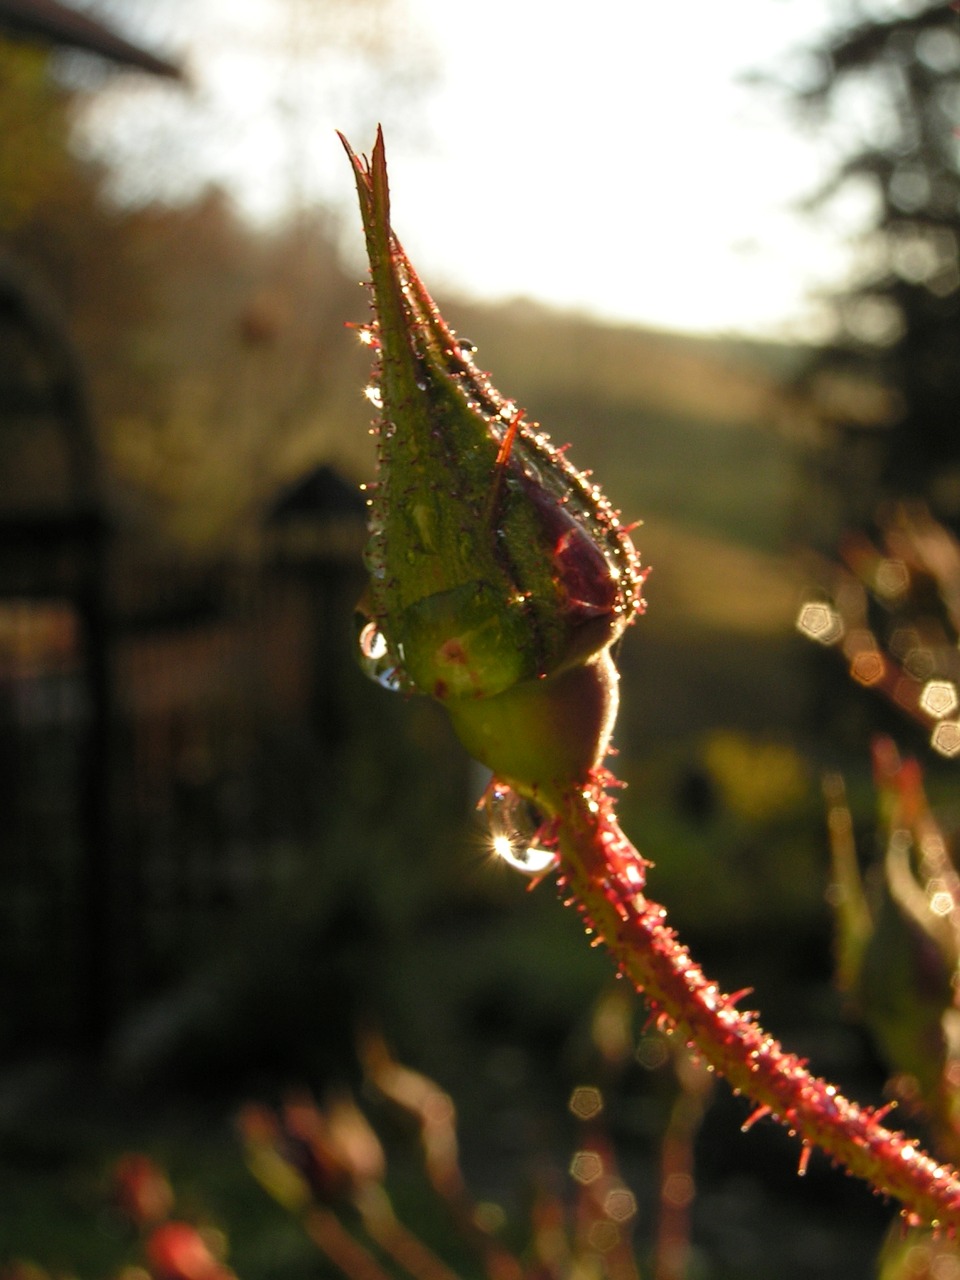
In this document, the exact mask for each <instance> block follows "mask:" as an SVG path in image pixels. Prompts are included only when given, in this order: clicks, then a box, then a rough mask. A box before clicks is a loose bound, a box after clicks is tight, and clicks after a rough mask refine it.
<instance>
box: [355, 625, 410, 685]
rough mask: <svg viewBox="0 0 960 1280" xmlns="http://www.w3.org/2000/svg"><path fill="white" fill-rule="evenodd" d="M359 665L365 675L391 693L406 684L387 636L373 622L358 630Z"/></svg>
mask: <svg viewBox="0 0 960 1280" xmlns="http://www.w3.org/2000/svg"><path fill="white" fill-rule="evenodd" d="M359 645H360V666H361V668H362V670H363V672H364V674H365V675H367V676H369V677H370V679H371V680H376V682H377V684H379V685H382V686H383V688H384V689H388V690H389V691H390V692H391V693H398V692H400V691H401V690H402V689H405V688H406V687H407V685H408V681H407V678H406V676H405V674H404V671H403V668H402V667H401V665H400V663H399V662H398V661H397V659H396V658H395V657H394V655H393V654H392V653H391V652H390V646H389V645H388V644H387V637H386V636H385V635H384V634H383V632H382V631H381V630H380V628H379V627H378V626H377V624H376V623H375V622H372V621H371V622H367V623H364V625H363V627H362V628H361V630H360V636H359Z"/></svg>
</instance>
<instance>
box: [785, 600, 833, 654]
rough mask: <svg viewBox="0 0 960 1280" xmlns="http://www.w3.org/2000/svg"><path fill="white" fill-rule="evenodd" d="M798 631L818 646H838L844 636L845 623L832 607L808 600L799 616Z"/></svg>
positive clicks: (819, 601)
mask: <svg viewBox="0 0 960 1280" xmlns="http://www.w3.org/2000/svg"><path fill="white" fill-rule="evenodd" d="M796 625H797V630H798V631H799V632H800V633H801V635H805V636H806V637H807V639H808V640H816V642H817V643H818V644H836V642H837V641H838V640H839V639H840V637H841V636H842V635H843V623H842V621H841V619H840V615H839V614H838V613H837V611H836V609H834V608H833V606H832V605H829V604H827V603H826V602H825V601H823V600H808V601H807V603H806V604H805V605H803V607H802V608H801V610H800V612H799V613H798V614H797V624H796Z"/></svg>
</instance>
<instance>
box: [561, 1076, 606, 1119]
mask: <svg viewBox="0 0 960 1280" xmlns="http://www.w3.org/2000/svg"><path fill="white" fill-rule="evenodd" d="M567 1105H568V1106H569V1108H570V1110H571V1111H572V1112H573V1114H574V1115H575V1116H576V1117H577V1119H578V1120H592V1119H593V1117H594V1116H598V1115H599V1114H600V1112H601V1111H602V1110H603V1094H602V1093H601V1092H600V1090H599V1089H597V1088H596V1087H595V1086H594V1085H592V1084H582V1085H578V1086H577V1088H576V1089H574V1091H573V1093H572V1094H571V1095H570V1101H569V1103H568V1104H567Z"/></svg>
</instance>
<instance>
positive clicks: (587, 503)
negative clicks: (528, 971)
mask: <svg viewBox="0 0 960 1280" xmlns="http://www.w3.org/2000/svg"><path fill="white" fill-rule="evenodd" d="M344 145H345V146H347V152H348V154H349V156H350V159H351V162H352V164H353V169H354V174H355V177H356V183H357V190H358V193H359V197H360V209H361V214H362V217H363V225H364V232H365V235H366V244H367V251H368V255H369V259H370V272H371V277H372V282H373V293H374V306H375V317H376V319H375V323H374V324H373V325H372V326H371V327H370V329H368V330H367V331H366V333H367V338H368V341H371V344H372V345H373V346H375V347H376V348H377V350H378V368H377V384H376V387H375V388H374V389H373V391H372V394H371V400H372V401H373V402H374V403H376V404H379V405H380V406H381V408H382V418H381V420H380V422H379V432H378V435H379V469H378V474H377V483H376V485H375V487H374V489H373V496H372V499H371V519H370V526H371V540H370V544H369V547H368V552H367V563H368V567H369V568H370V572H371V583H370V590H369V593H368V605H369V610H370V613H371V618H372V625H374V626H375V628H376V629H377V631H378V633H379V637H381V638H382V641H381V643H382V646H383V649H384V653H388V654H389V670H390V672H391V674H392V675H393V676H395V679H394V680H393V683H394V684H405V685H406V686H407V687H409V688H412V689H415V690H418V691H420V692H423V693H427V694H429V695H431V696H432V697H434V698H436V699H438V700H439V701H440V702H442V703H444V704H445V705H446V706H447V707H448V709H449V710H450V713H451V716H452V718H453V721H454V725H455V727H456V729H457V731H458V733H459V734H460V737H461V738H462V739H463V741H464V743H465V744H466V746H467V747H468V749H469V750H470V751H471V752H473V754H475V755H477V756H478V758H480V759H481V760H482V761H483V762H484V763H486V764H488V765H489V767H490V768H491V769H492V770H493V771H494V773H496V774H497V775H498V776H499V777H501V778H503V779H504V780H506V781H509V782H511V783H512V784H513V785H514V786H516V787H517V788H518V789H520V790H523V791H526V792H527V793H528V794H540V793H542V792H544V791H549V792H553V791H555V790H556V789H557V787H559V786H561V785H567V784H569V783H570V782H576V781H578V780H580V779H582V778H583V777H584V776H585V775H586V773H587V772H588V771H589V770H590V769H591V768H593V767H595V766H596V765H597V764H598V763H599V760H600V759H601V758H602V756H603V754H604V753H605V751H606V748H607V742H608V738H609V732H610V728H611V726H612V720H613V714H614V712H615V706H616V672H615V671H614V669H613V665H612V663H611V662H610V660H609V656H608V650H609V647H610V645H611V644H612V643H613V641H614V640H615V639H617V637H618V636H620V635H621V633H622V632H623V630H624V628H625V627H626V626H627V624H628V623H629V622H630V621H631V620H632V618H633V617H634V616H635V614H636V613H637V611H638V610H639V609H640V607H641V605H642V601H641V598H640V590H641V587H642V583H643V576H644V575H643V573H642V572H641V569H640V563H639V558H638V556H637V553H636V550H635V549H634V546H633V543H632V541H631V539H630V537H629V534H628V532H627V531H626V530H625V529H624V528H623V526H622V525H621V523H620V520H619V517H618V515H617V512H616V511H614V510H613V508H612V507H611V505H610V503H609V502H608V501H607V500H606V498H604V496H603V495H602V493H601V492H600V490H599V489H598V488H597V486H595V485H593V484H592V483H590V482H589V481H588V480H587V478H586V477H585V476H583V475H582V474H581V473H580V472H578V471H576V470H575V469H574V468H573V467H572V466H571V465H570V463H569V462H568V461H567V459H566V457H565V455H564V453H563V451H561V450H558V449H556V448H554V446H553V445H552V444H551V443H550V441H549V439H548V438H547V437H546V436H545V435H544V434H543V433H541V432H540V431H539V430H538V429H537V428H536V427H535V426H534V425H532V424H528V423H526V422H525V421H524V415H523V413H522V412H521V411H519V410H518V409H517V408H516V406H515V405H514V404H513V403H512V402H511V401H508V400H506V399H505V398H504V397H503V396H501V395H500V393H499V392H498V391H496V390H495V388H494V387H493V386H492V384H491V383H490V381H489V379H488V378H487V376H486V375H485V374H483V373H481V372H480V371H479V370H478V368H477V367H476V365H475V364H474V361H473V358H472V352H471V351H470V349H469V345H468V344H461V343H459V342H458V341H457V339H456V337H455V335H454V333H453V332H452V331H451V330H450V329H449V328H448V326H447V324H446V323H445V321H444V320H443V318H442V317H441V315H440V313H439V311H438V309H437V307H436V305H435V303H434V302H433V300H432V299H431V297H430V295H429V294H428V293H427V291H426V289H425V288H424V286H423V284H422V283H421V281H420V279H419V277H418V275H417V273H416V272H415V271H414V269H413V267H412V266H411V265H410V262H409V260H408V259H407V257H406V254H405V253H404V251H403V249H402V247H401V245H400V244H399V242H398V240H397V239H396V237H395V235H394V234H393V230H392V228H391V225H390V198H389V190H388V186H387V170H386V160H385V155H384V147H383V138H382V135H381V134H379V133H378V136H377V142H376V146H375V147H374V150H373V155H372V158H371V160H370V162H369V163H367V162H365V161H364V160H361V159H360V158H358V157H357V156H356V155H354V153H353V152H352V151H351V150H350V148H349V146H348V145H347V144H346V143H345V144H344Z"/></svg>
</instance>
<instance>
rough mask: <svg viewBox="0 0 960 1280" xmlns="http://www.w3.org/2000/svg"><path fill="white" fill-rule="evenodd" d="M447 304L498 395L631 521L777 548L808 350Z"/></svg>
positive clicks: (789, 493) (534, 311)
mask: <svg viewBox="0 0 960 1280" xmlns="http://www.w3.org/2000/svg"><path fill="white" fill-rule="evenodd" d="M444 310H445V311H446V312H447V313H448V316H449V318H450V319H451V322H452V323H453V324H454V325H455V327H456V328H457V331H458V332H459V333H460V335H461V336H463V337H468V338H469V339H470V340H471V341H473V342H475V343H476V344H477V347H478V352H477V359H478V362H479V364H480V366H481V368H484V369H489V370H490V371H491V373H492V375H493V379H494V382H495V383H496V385H497V386H498V387H499V389H500V390H501V391H502V392H503V393H504V394H505V395H509V396H511V397H513V398H515V399H516V400H517V402H518V403H519V404H520V405H522V406H523V407H524V408H525V409H526V410H527V411H528V416H529V417H530V418H532V419H535V420H538V421H539V422H541V423H542V425H543V427H544V429H545V430H546V431H548V432H549V433H550V435H551V436H552V437H553V439H554V440H556V441H557V442H559V443H566V442H570V443H571V444H572V446H573V448H572V451H571V458H572V459H573V461H574V462H575V463H579V464H581V465H589V466H590V467H592V468H593V470H594V471H595V473H596V475H597V478H598V480H599V481H600V483H601V485H602V486H603V488H604V489H605V491H606V492H607V493H608V494H609V496H610V498H611V499H612V500H613V501H614V502H615V503H616V504H617V506H619V507H620V508H621V510H622V511H623V513H624V515H625V517H626V518H628V519H636V518H643V519H645V520H647V521H648V522H652V521H653V519H654V517H657V516H660V517H662V518H664V519H667V520H669V521H670V523H671V524H673V525H681V526H685V527H688V528H690V529H692V530H699V531H700V532H701V533H708V534H711V535H714V536H719V537H721V538H724V539H729V540H734V541H737V542H740V543H743V544H745V545H747V546H751V547H754V548H757V549H761V550H767V551H776V550H778V549H779V547H780V546H781V544H782V540H783V535H784V532H785V528H786V521H787V519H788V515H789V512H790V509H791V507H792V504H793V502H794V499H795V493H796V483H797V481H796V467H795V457H794V451H793V445H792V444H790V443H789V442H788V441H787V440H786V439H785V438H784V435H783V433H782V432H781V431H780V430H779V429H778V424H779V423H780V422H781V421H782V419H783V417H784V408H785V396H784V392H783V386H784V383H785V381H786V379H787V378H788V377H789V375H790V373H791V372H792V371H793V369H794V368H795V367H796V366H797V365H798V364H799V362H800V360H801V359H802V357H803V352H802V351H800V350H799V349H795V348H790V347H783V346H778V345H776V344H772V343H770V344H764V343H759V342H757V343H750V342H745V341H724V340H714V339H709V338H698V337H689V336H686V335H682V334H671V333H661V332H656V331H652V330H645V329H636V328H627V327H614V326H605V325H601V324H597V323H594V322H591V321H589V320H586V319H583V318H581V317H577V316H570V315H563V314H559V313H556V312H552V311H549V310H547V309H545V308H542V307H539V306H536V305H534V304H532V303H529V302H518V303H516V304H514V305H512V306H509V307H506V306H501V307H478V306H470V305H464V304H456V303H451V304H450V305H449V306H447V305H445V307H444Z"/></svg>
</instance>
